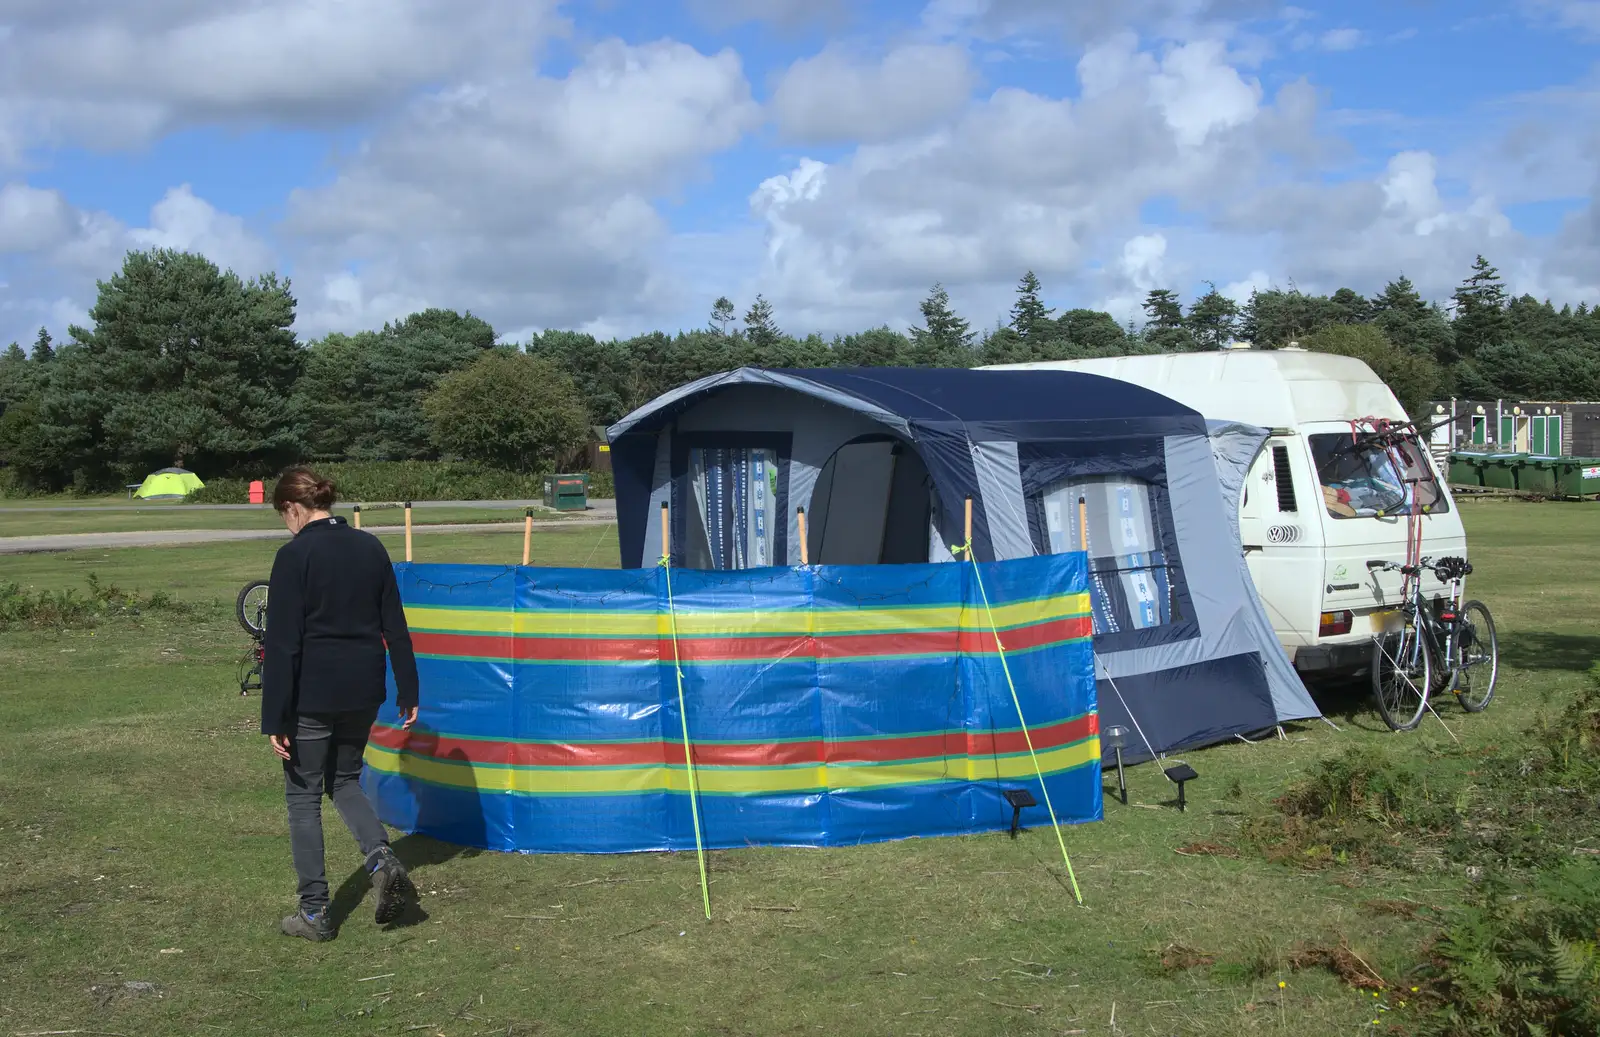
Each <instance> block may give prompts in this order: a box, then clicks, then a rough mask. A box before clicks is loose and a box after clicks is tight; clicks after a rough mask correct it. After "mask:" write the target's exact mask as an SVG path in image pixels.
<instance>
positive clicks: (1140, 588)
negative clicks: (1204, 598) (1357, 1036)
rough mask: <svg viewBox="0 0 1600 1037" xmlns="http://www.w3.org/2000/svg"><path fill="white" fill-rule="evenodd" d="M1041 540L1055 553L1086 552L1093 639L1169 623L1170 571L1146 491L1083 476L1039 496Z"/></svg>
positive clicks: (1120, 479)
mask: <svg viewBox="0 0 1600 1037" xmlns="http://www.w3.org/2000/svg"><path fill="white" fill-rule="evenodd" d="M1041 500H1042V504H1043V510H1044V525H1045V532H1046V535H1047V536H1048V538H1049V543H1050V550H1051V551H1052V552H1055V553H1060V552H1064V551H1078V550H1086V551H1087V553H1088V555H1089V597H1090V600H1091V604H1092V607H1093V609H1094V632H1095V633H1096V634H1114V633H1120V632H1122V631H1127V630H1144V629H1148V628H1151V627H1159V626H1165V625H1166V624H1168V623H1171V622H1172V621H1173V620H1174V618H1176V617H1175V613H1176V610H1175V609H1174V607H1173V606H1174V586H1173V585H1174V582H1175V581H1176V580H1177V579H1179V578H1180V574H1179V573H1178V570H1177V566H1176V565H1174V564H1173V563H1172V562H1171V561H1169V556H1168V554H1167V551H1166V549H1165V546H1164V545H1166V544H1168V543H1170V542H1171V540H1170V538H1169V537H1167V536H1165V535H1164V533H1163V530H1162V527H1161V518H1160V511H1159V510H1158V509H1157V508H1156V507H1155V506H1154V505H1155V500H1154V495H1153V493H1152V490H1151V486H1150V484H1148V483H1146V482H1143V481H1142V480H1139V479H1132V478H1128V477H1125V476H1087V477H1078V478H1073V479H1068V480H1065V481H1062V482H1058V483H1055V484H1053V485H1051V486H1050V487H1048V488H1047V489H1046V490H1045V491H1044V493H1043V495H1042V498H1041Z"/></svg>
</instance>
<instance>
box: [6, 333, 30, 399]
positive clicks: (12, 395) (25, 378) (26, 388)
mask: <svg viewBox="0 0 1600 1037" xmlns="http://www.w3.org/2000/svg"><path fill="white" fill-rule="evenodd" d="M32 388H33V371H32V370H30V369H29V366H28V354H26V353H24V352H23V351H22V347H21V346H19V345H17V344H16V343H15V342H13V343H11V345H10V346H9V347H8V348H7V349H6V351H5V352H4V353H0V407H3V406H4V405H5V404H11V403H19V402H21V401H22V400H23V399H25V398H26V397H27V396H28V395H30V391H31V390H32Z"/></svg>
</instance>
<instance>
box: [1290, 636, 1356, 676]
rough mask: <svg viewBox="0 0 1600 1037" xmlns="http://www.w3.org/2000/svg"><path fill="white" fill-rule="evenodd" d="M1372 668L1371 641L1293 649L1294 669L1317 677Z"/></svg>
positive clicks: (1344, 642) (1343, 642) (1345, 642)
mask: <svg viewBox="0 0 1600 1037" xmlns="http://www.w3.org/2000/svg"><path fill="white" fill-rule="evenodd" d="M1371 666H1372V642H1371V641H1342V642H1337V643H1333V644H1321V645H1306V646H1305V647H1303V648H1297V649H1295V653H1294V668H1295V669H1296V670H1299V671H1300V672H1301V673H1306V674H1317V675H1318V676H1323V675H1331V674H1336V673H1360V672H1362V671H1363V670H1367V669H1370V668H1371Z"/></svg>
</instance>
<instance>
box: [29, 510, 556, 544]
mask: <svg viewBox="0 0 1600 1037" xmlns="http://www.w3.org/2000/svg"><path fill="white" fill-rule="evenodd" d="M123 503H126V502H123ZM6 504H9V505H10V506H4V505H6ZM74 507H75V508H76V506H74ZM334 511H335V514H339V515H343V516H345V517H346V518H350V516H351V512H350V509H349V508H348V507H346V506H344V505H340V506H339V507H337V508H335V509H334ZM574 514H576V513H573V512H554V511H551V512H546V511H540V512H539V513H538V514H537V515H536V517H537V518H539V519H541V520H547V519H560V518H567V517H570V516H572V515H574ZM521 519H522V510H521V509H519V508H482V507H479V508H473V507H449V506H441V507H437V508H413V509H411V521H412V523H413V524H415V525H442V524H445V523H469V522H470V523H477V522H518V521H521ZM362 522H363V523H364V524H365V525H368V526H399V525H404V524H405V510H404V509H402V508H366V509H363V512H362ZM281 528H283V520H282V519H280V518H278V514H277V512H275V511H273V510H272V508H270V507H268V506H266V505H262V506H261V507H260V508H257V509H251V510H240V511H212V510H207V509H201V508H192V507H188V506H186V505H183V504H146V505H143V506H141V507H140V508H139V510H137V511H116V510H111V509H109V508H107V507H104V506H101V507H95V506H92V505H91V506H85V507H82V508H77V509H76V510H73V511H47V510H43V509H42V508H41V507H40V506H39V505H33V506H31V507H30V506H29V504H28V503H27V502H0V537H19V536H46V535H50V534H54V533H123V532H144V531H147V530H158V529H281Z"/></svg>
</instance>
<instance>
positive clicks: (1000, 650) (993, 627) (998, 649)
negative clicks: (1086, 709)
mask: <svg viewBox="0 0 1600 1037" xmlns="http://www.w3.org/2000/svg"><path fill="white" fill-rule="evenodd" d="M971 508H972V502H971V501H968V502H967V509H968V510H967V515H968V519H967V523H968V525H967V542H966V543H965V544H962V545H961V546H959V547H956V548H954V549H953V550H952V551H951V554H954V555H956V556H958V557H959V556H960V555H963V554H964V555H966V556H967V560H968V561H970V562H971V563H972V577H973V579H975V580H976V581H977V582H978V594H979V595H980V596H981V597H982V599H983V611H984V613H985V614H986V615H987V616H988V617H989V630H990V632H991V633H993V634H994V648H995V653H996V654H997V655H999V656H1000V669H1001V670H1002V671H1004V673H1005V675H1006V687H1008V688H1010V689H1011V704H1012V705H1014V706H1016V707H1017V720H1018V721H1019V722H1021V724H1022V737H1023V740H1024V741H1026V742H1027V743H1028V756H1029V758H1030V759H1032V760H1033V773H1034V774H1036V775H1038V777H1039V791H1041V792H1043V793H1044V808H1045V809H1046V810H1048V811H1049V812H1050V827H1051V829H1052V830H1053V831H1054V832H1055V833H1056V845H1057V846H1060V847H1061V860H1062V862H1063V863H1065V864H1066V866H1067V878H1068V879H1069V880H1071V882H1072V896H1073V898H1074V899H1076V900H1077V902H1078V903H1079V904H1082V903H1083V893H1082V891H1081V890H1079V889H1078V876H1077V875H1076V874H1074V873H1073V870H1072V858H1071V857H1068V856H1067V841H1066V840H1065V839H1063V838H1062V837H1061V822H1059V821H1057V820H1056V808H1055V807H1054V806H1052V805H1051V804H1050V789H1049V787H1048V786H1046V785H1045V780H1044V770H1043V769H1042V768H1041V767H1040V766H1039V754H1038V753H1036V752H1034V751H1033V735H1032V734H1031V733H1030V732H1029V731H1028V722H1027V720H1025V719H1023V716H1022V700H1021V699H1020V698H1018V696H1017V684H1016V682H1015V681H1014V680H1012V679H1011V664H1010V663H1008V662H1007V661H1006V649H1005V645H1003V644H1001V643H1000V627H999V626H998V625H997V624H996V622H995V618H994V609H992V608H990V607H989V592H988V591H986V590H984V587H983V572H982V571H981V570H980V569H979V568H978V558H977V556H976V555H974V554H973V553H972V525H971V522H972V519H971V515H972V511H971Z"/></svg>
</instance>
